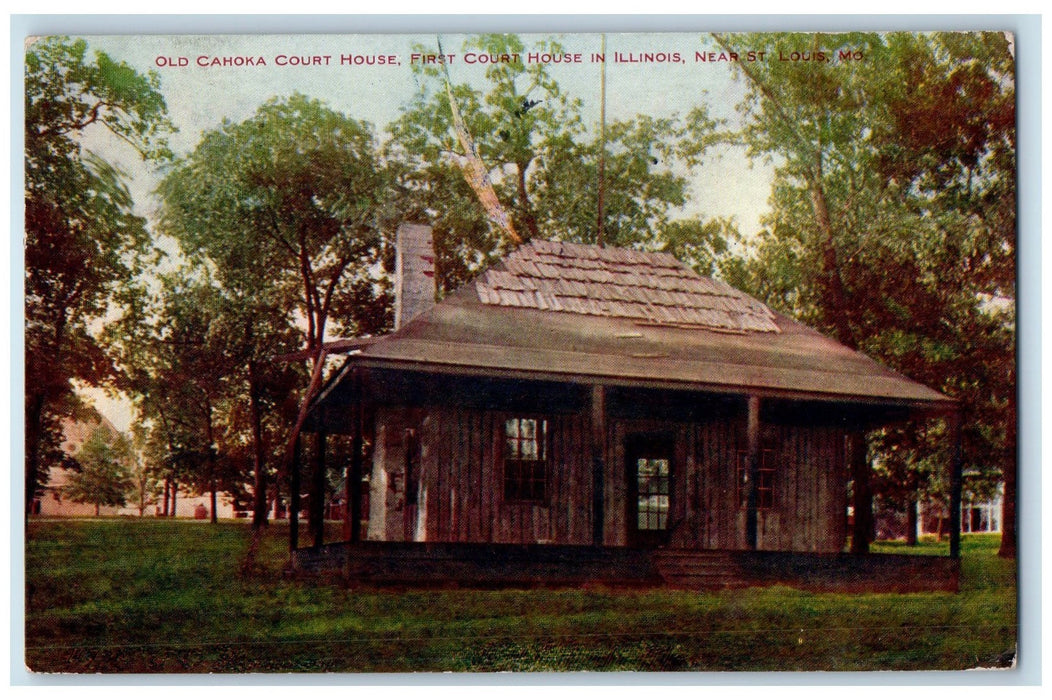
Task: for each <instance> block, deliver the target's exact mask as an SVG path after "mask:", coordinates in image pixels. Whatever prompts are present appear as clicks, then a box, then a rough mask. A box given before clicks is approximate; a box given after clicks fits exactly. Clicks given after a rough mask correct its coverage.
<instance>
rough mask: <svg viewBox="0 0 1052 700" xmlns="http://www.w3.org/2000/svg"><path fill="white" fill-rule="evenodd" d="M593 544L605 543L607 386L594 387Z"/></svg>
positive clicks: (592, 409)
mask: <svg viewBox="0 0 1052 700" xmlns="http://www.w3.org/2000/svg"><path fill="white" fill-rule="evenodd" d="M591 419H592V544H594V545H595V546H597V547H599V546H602V544H603V520H604V518H605V515H606V512H605V504H604V502H603V481H604V479H603V471H604V463H605V459H604V456H605V453H606V387H604V386H601V385H598V384H597V385H595V386H593V387H592V405H591Z"/></svg>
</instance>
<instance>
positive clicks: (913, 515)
mask: <svg viewBox="0 0 1052 700" xmlns="http://www.w3.org/2000/svg"><path fill="white" fill-rule="evenodd" d="M906 544H907V545H909V546H910V547H915V546H917V499H916V498H911V499H910V500H909V501H908V502H907V503H906Z"/></svg>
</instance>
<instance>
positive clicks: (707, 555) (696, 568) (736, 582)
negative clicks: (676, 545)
mask: <svg viewBox="0 0 1052 700" xmlns="http://www.w3.org/2000/svg"><path fill="white" fill-rule="evenodd" d="M651 561H653V563H654V568H655V569H657V571H658V574H660V576H661V578H662V579H663V580H664V582H665V584H666V585H667V586H669V587H671V588H682V589H688V590H711V589H721V588H733V587H740V586H744V585H745V582H744V581H743V580H742V579H741V578H740V576H739V572H738V567H737V566H736V565H735V562H734V560H733V559H732V558H731V556H730V555H729V554H727V553H726V552H713V551H705V550H691V549H661V550H657V551H654V552H652V553H651Z"/></svg>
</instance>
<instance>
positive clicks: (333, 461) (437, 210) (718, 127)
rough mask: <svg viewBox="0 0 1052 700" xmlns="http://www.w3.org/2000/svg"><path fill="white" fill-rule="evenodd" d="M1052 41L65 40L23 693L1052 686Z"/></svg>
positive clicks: (29, 266) (40, 241)
mask: <svg viewBox="0 0 1052 700" xmlns="http://www.w3.org/2000/svg"><path fill="white" fill-rule="evenodd" d="M1015 44H1016V37H1015V36H1014V35H1013V34H1011V33H1005V32H1001V31H968V32H908V31H892V32H843V33H837V32H753V33H744V32H720V31H714V32H696V33H686V32H683V33H660V34H658V33H650V34H647V33H639V34H632V33H607V34H603V33H569V34H550V35H549V34H530V33H493V34H486V33H476V34H442V33H437V34H428V33H420V34H416V35H410V34H342V35H341V34H331V35H325V34H321V35H314V34H312V35H307V34H304V35H277V34H275V35H138V36H128V35H121V36H118V35H113V36H95V35H91V36H40V37H34V38H32V39H31V40H29V41H28V42H27V44H26V47H25V102H24V107H25V114H24V116H25V124H24V148H25V154H24V174H25V200H24V204H25V290H26V291H25V302H24V309H25V339H26V346H25V380H26V385H25V401H24V404H25V497H24V506H25V533H26V542H25V601H26V602H25V606H26V607H25V659H24V662H25V664H26V666H27V667H28V668H29V669H30V672H31V673H33V674H44V673H108V674H118V673H250V672H274V673H287V672H296V673H309V672H330V673H331V672H339V673H361V672H415V671H454V672H495V671H568V672H569V671H846V670H851V671H903V670H935V669H938V670H961V669H975V668H990V669H1004V668H1011V667H1013V666H1014V665H1015V664H1016V658H1017V641H1018V638H1017V628H1018V616H1017V604H1016V601H1017V589H1018V586H1017V571H1016V538H1017V536H1016V501H1017V498H1018V497H1017V487H1016V484H1017V462H1016V453H1017V429H1016V425H1017V404H1016V401H1017V399H1016V396H1017V380H1016V376H1017V368H1016V230H1017V208H1016V207H1017V205H1016V200H1017V198H1016V193H1017V182H1016V143H1017V133H1016V64H1015V63H1016V62H1015V55H1016V45H1015Z"/></svg>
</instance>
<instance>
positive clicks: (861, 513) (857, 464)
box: [849, 430, 873, 554]
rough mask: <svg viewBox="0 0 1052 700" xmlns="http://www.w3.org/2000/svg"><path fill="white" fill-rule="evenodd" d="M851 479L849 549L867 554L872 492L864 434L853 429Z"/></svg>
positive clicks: (871, 522)
mask: <svg viewBox="0 0 1052 700" xmlns="http://www.w3.org/2000/svg"><path fill="white" fill-rule="evenodd" d="M849 440H850V442H849V451H850V453H851V479H852V482H853V483H854V502H853V504H852V505H853V506H854V510H855V525H854V528H853V529H852V530H851V551H852V552H853V553H854V554H868V553H869V540H870V537H871V536H872V529H873V492H872V490H871V489H870V484H869V460H867V459H866V434H865V432H863V431H862V430H856V431H853V432H852V433H851V434H850V436H849Z"/></svg>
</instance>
